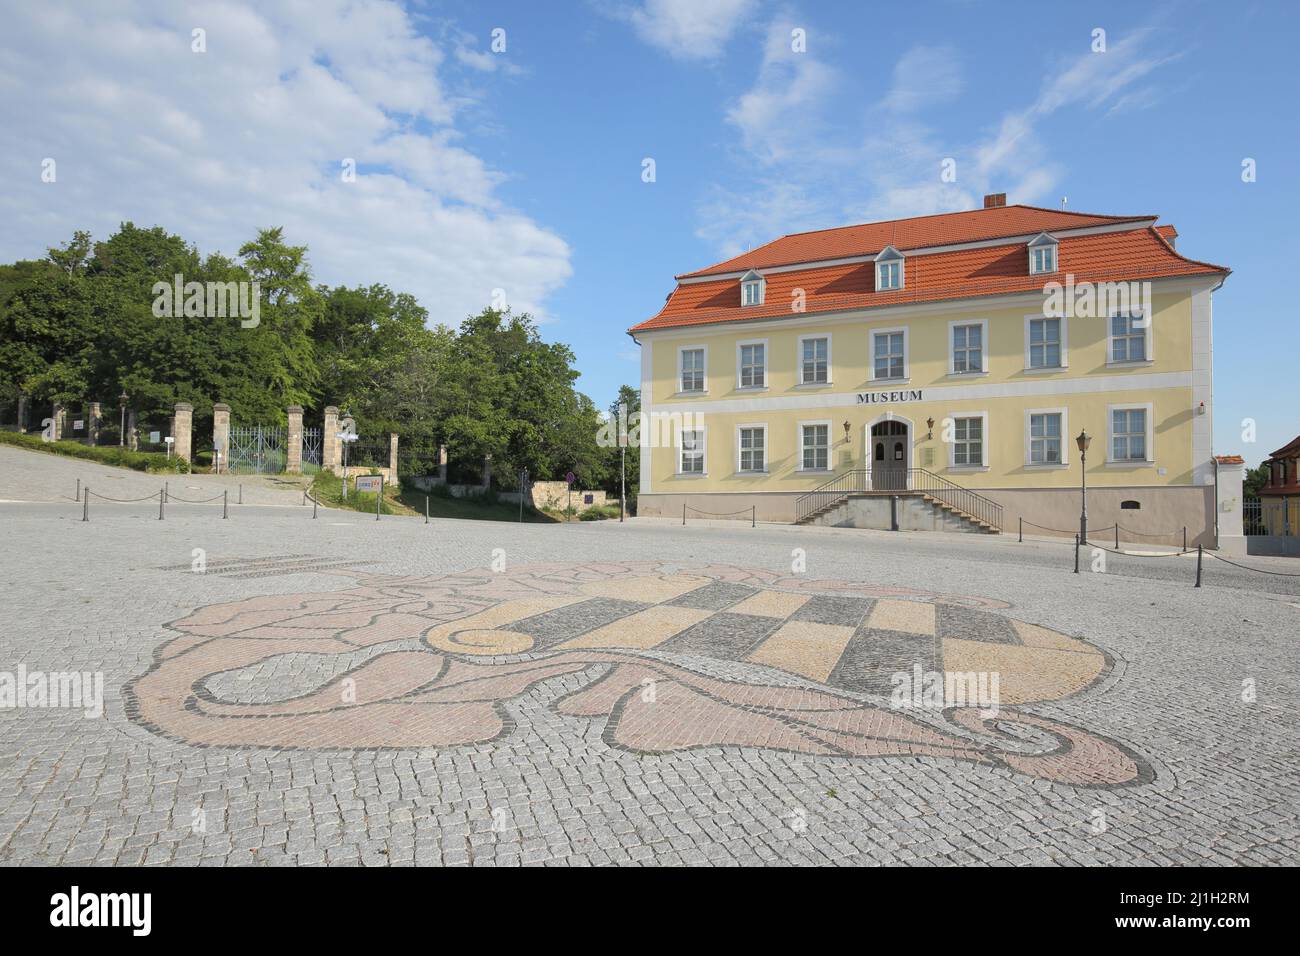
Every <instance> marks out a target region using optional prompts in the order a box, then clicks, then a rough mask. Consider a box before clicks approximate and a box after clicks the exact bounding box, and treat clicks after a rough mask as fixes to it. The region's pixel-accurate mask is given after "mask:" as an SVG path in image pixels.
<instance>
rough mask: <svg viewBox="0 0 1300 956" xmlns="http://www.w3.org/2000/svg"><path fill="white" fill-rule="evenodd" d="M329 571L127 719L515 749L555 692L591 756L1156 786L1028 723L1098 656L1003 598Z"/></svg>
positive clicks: (191, 649)
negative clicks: (912, 690)
mask: <svg viewBox="0 0 1300 956" xmlns="http://www.w3.org/2000/svg"><path fill="white" fill-rule="evenodd" d="M324 573H328V574H335V575H343V576H346V577H348V578H351V579H353V580H354V581H355V582H356V584H355V586H352V587H349V588H346V589H344V590H338V591H321V592H315V593H299V594H290V595H272V596H263V597H253V598H248V599H246V600H241V601H236V602H232V603H228V604H219V605H213V606H210V607H205V608H201V609H200V610H198V611H196V612H195V613H193V614H191V615H189V616H188V617H185V618H183V619H181V620H179V621H176V622H174V623H172V624H171V625H170V628H171V630H173V631H174V632H176V634H177V636H175V637H173V638H172V639H170V640H169V641H167V642H166V643H165V644H163V645H162V646H160V647H159V648H158V649H157V651H156V652H155V655H154V657H155V660H154V664H153V666H152V667H151V668H150V669H149V671H148V672H147V673H145V674H143V675H142V676H140V677H138V678H136V679H135V680H134V681H132V682H131V684H130V685H129V686H128V687H127V693H126V698H127V711H128V715H129V716H130V717H131V719H132V720H135V721H137V722H138V723H140V724H142V725H143V726H145V727H147V728H149V729H150V730H152V731H153V732H155V733H157V734H160V735H163V736H165V737H168V738H170V739H173V740H178V741H183V742H186V743H189V744H193V745H199V746H216V747H266V748H276V749H304V750H330V749H335V750H337V749H344V750H349V749H350V750H364V749H377V748H402V749H408V748H409V749H420V748H438V747H453V746H458V745H467V744H481V743H485V742H489V741H493V740H497V739H503V738H505V737H507V736H509V735H510V734H511V733H513V732H514V731H515V729H516V728H515V723H514V718H513V717H512V716H511V712H510V709H509V707H508V706H507V705H508V703H509V702H510V701H511V700H512V699H515V698H518V697H521V696H523V695H525V694H529V693H533V692H534V691H542V690H546V689H549V691H550V693H551V696H553V697H554V698H555V699H554V700H553V702H552V703H551V704H550V706H551V707H552V709H553V710H554V711H555V712H556V713H558V714H560V715H562V716H563V717H565V718H569V719H572V720H575V721H588V720H603V721H604V733H603V737H604V740H605V743H606V744H608V745H609V746H610V747H613V748H619V749H623V750H628V751H633V752H637V753H671V752H674V751H680V750H684V749H687V748H694V747H755V748H767V749H777V750H784V751H790V752H795V753H801V754H808V755H824V756H837V757H907V758H918V757H919V758H943V759H948V760H954V761H970V762H973V763H977V764H984V765H990V766H998V767H1004V768H1008V769H1010V770H1012V771H1015V772H1017V773H1022V774H1028V775H1031V776H1035V777H1040V778H1044V779H1048V780H1053V781H1058V782H1062V783H1069V784H1074V785H1082V786H1117V785H1124V784H1131V783H1137V782H1142V781H1146V780H1150V779H1151V775H1152V774H1151V771H1150V769H1149V768H1148V766H1147V764H1146V763H1145V762H1144V761H1143V760H1142V759H1141V758H1140V757H1139V756H1138V755H1137V754H1135V753H1134V752H1133V751H1131V750H1130V749H1128V748H1127V747H1125V746H1124V745H1122V744H1120V743H1118V742H1116V741H1114V740H1110V739H1107V738H1105V737H1102V736H1099V735H1097V734H1095V733H1091V732H1089V731H1086V730H1083V729H1081V728H1078V727H1074V726H1070V725H1068V724H1065V723H1063V722H1061V721H1059V720H1055V719H1049V718H1046V717H1043V716H1039V715H1038V714H1035V713H1033V712H1032V705H1033V704H1035V703H1038V702H1043V701H1053V700H1059V699H1061V698H1063V697H1066V696H1069V695H1072V694H1076V693H1079V692H1080V691H1083V690H1085V689H1086V688H1088V687H1089V686H1090V685H1092V684H1094V683H1095V682H1096V681H1097V680H1099V679H1100V678H1101V677H1103V676H1104V675H1105V674H1106V673H1107V672H1108V671H1109V667H1110V665H1109V661H1108V659H1107V657H1106V655H1105V654H1103V653H1102V652H1101V651H1100V650H1098V649H1097V648H1095V647H1094V646H1092V645H1090V644H1088V643H1086V642H1085V641H1082V640H1080V639H1077V638H1073V637H1069V636H1067V635H1064V634H1061V633H1059V632H1057V631H1053V630H1049V629H1047V628H1044V627H1041V626H1037V625H1033V624H1028V623H1025V622H1022V621H1018V620H1015V619H1013V618H1011V617H1008V616H1006V615H1005V614H1003V613H1002V611H1003V610H1005V609H1006V607H1007V606H1006V605H1005V604H1002V603H1000V602H995V601H988V600H983V599H979V598H970V597H963V596H959V595H944V594H934V593H929V592H920V591H913V590H909V589H906V588H898V587H879V586H872V585H869V584H863V583H860V582H851V581H840V580H816V579H809V578H807V577H806V576H804V575H790V576H782V575H780V574H777V573H774V572H770V571H763V570H754V569H746V568H738V567H731V566H720V565H713V566H706V567H683V566H678V565H670V564H664V563H660V562H654V561H647V562H620V563H592V564H583V565H572V564H563V565H562V564H547V565H531V566H527V567H522V568H519V569H514V570H511V571H509V572H502V573H494V572H492V571H489V570H486V569H485V570H477V571H470V572H464V573H459V574H452V575H447V576H435V577H400V576H391V575H380V574H370V573H366V572H362V571H357V570H330V571H327V572H324ZM954 672H956V673H964V674H974V673H982V674H988V673H992V674H995V675H997V679H998V682H997V687H998V707H997V708H996V709H994V710H992V711H990V709H989V708H987V707H981V706H978V705H976V706H941V707H937V708H915V707H900V706H898V701H897V691H898V684H899V680H900V677H899V675H908V674H913V673H915V674H917V675H920V674H922V673H940V674H942V673H954ZM557 687H558V688H560V692H559V693H558V695H557V694H556V693H555V688H557Z"/></svg>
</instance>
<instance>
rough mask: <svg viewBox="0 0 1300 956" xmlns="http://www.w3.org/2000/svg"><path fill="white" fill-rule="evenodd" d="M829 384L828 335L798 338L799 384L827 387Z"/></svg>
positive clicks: (829, 342)
mask: <svg viewBox="0 0 1300 956" xmlns="http://www.w3.org/2000/svg"><path fill="white" fill-rule="evenodd" d="M830 383H831V337H830V336H829V335H801V336H799V384H800V385H829V384H830Z"/></svg>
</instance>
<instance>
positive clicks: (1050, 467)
mask: <svg viewBox="0 0 1300 956" xmlns="http://www.w3.org/2000/svg"><path fill="white" fill-rule="evenodd" d="M1025 467H1026V468H1031V469H1033V470H1034V471H1066V470H1068V469H1069V467H1070V463H1069V462H1068V461H1062V462H1047V461H1027V462H1025Z"/></svg>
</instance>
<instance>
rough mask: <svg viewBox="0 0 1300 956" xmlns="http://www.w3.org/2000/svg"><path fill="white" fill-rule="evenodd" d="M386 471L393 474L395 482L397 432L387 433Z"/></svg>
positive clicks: (394, 481)
mask: <svg viewBox="0 0 1300 956" xmlns="http://www.w3.org/2000/svg"><path fill="white" fill-rule="evenodd" d="M388 473H389V474H390V475H392V476H393V483H394V484H396V483H397V433H396V432H389V433H388Z"/></svg>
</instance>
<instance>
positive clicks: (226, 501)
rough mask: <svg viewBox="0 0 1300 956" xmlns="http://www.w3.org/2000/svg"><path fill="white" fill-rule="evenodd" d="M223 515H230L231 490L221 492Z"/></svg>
mask: <svg viewBox="0 0 1300 956" xmlns="http://www.w3.org/2000/svg"><path fill="white" fill-rule="evenodd" d="M221 517H222V518H223V519H225V518H229V517H230V492H229V491H223V492H222V493H221Z"/></svg>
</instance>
